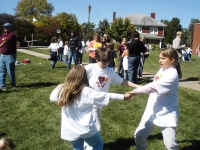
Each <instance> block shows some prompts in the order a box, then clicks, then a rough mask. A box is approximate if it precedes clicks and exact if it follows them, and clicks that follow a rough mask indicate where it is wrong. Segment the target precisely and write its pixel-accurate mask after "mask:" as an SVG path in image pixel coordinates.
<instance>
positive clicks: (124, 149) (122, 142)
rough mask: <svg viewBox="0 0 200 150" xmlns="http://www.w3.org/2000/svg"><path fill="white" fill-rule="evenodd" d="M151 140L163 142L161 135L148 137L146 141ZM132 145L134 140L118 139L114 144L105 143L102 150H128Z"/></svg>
mask: <svg viewBox="0 0 200 150" xmlns="http://www.w3.org/2000/svg"><path fill="white" fill-rule="evenodd" d="M152 139H158V140H163V137H162V134H161V133H158V134H154V135H150V136H149V137H148V140H152ZM133 145H135V140H134V138H128V139H125V138H119V139H117V140H116V141H115V142H111V143H105V144H104V150H129V149H130V147H131V146H133Z"/></svg>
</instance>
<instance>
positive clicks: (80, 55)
mask: <svg viewBox="0 0 200 150" xmlns="http://www.w3.org/2000/svg"><path fill="white" fill-rule="evenodd" d="M81 44H82V47H81V49H79V64H80V65H82V59H83V53H84V52H85V42H84V41H81Z"/></svg>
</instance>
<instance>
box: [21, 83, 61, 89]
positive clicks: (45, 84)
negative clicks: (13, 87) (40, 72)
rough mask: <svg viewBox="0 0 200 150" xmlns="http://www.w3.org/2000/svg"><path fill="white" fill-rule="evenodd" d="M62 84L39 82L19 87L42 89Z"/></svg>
mask: <svg viewBox="0 0 200 150" xmlns="http://www.w3.org/2000/svg"><path fill="white" fill-rule="evenodd" d="M58 84H60V83H52V82H37V83H30V84H20V85H19V86H18V87H28V88H30V87H31V88H40V87H48V86H52V85H58Z"/></svg>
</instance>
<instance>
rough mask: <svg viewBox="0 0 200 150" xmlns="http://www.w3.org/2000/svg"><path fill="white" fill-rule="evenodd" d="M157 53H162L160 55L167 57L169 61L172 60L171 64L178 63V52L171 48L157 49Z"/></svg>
mask: <svg viewBox="0 0 200 150" xmlns="http://www.w3.org/2000/svg"><path fill="white" fill-rule="evenodd" d="M159 54H162V56H164V57H166V58H169V59H170V60H171V61H172V60H174V62H173V63H172V65H173V66H174V67H175V66H176V65H177V63H178V53H177V51H176V50H175V49H173V48H166V49H162V50H160V51H159Z"/></svg>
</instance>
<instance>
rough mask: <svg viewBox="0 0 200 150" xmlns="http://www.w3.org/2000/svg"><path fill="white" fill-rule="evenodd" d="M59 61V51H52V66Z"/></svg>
mask: <svg viewBox="0 0 200 150" xmlns="http://www.w3.org/2000/svg"><path fill="white" fill-rule="evenodd" d="M56 62H57V52H56V51H51V67H52V68H54V67H55V65H56Z"/></svg>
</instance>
